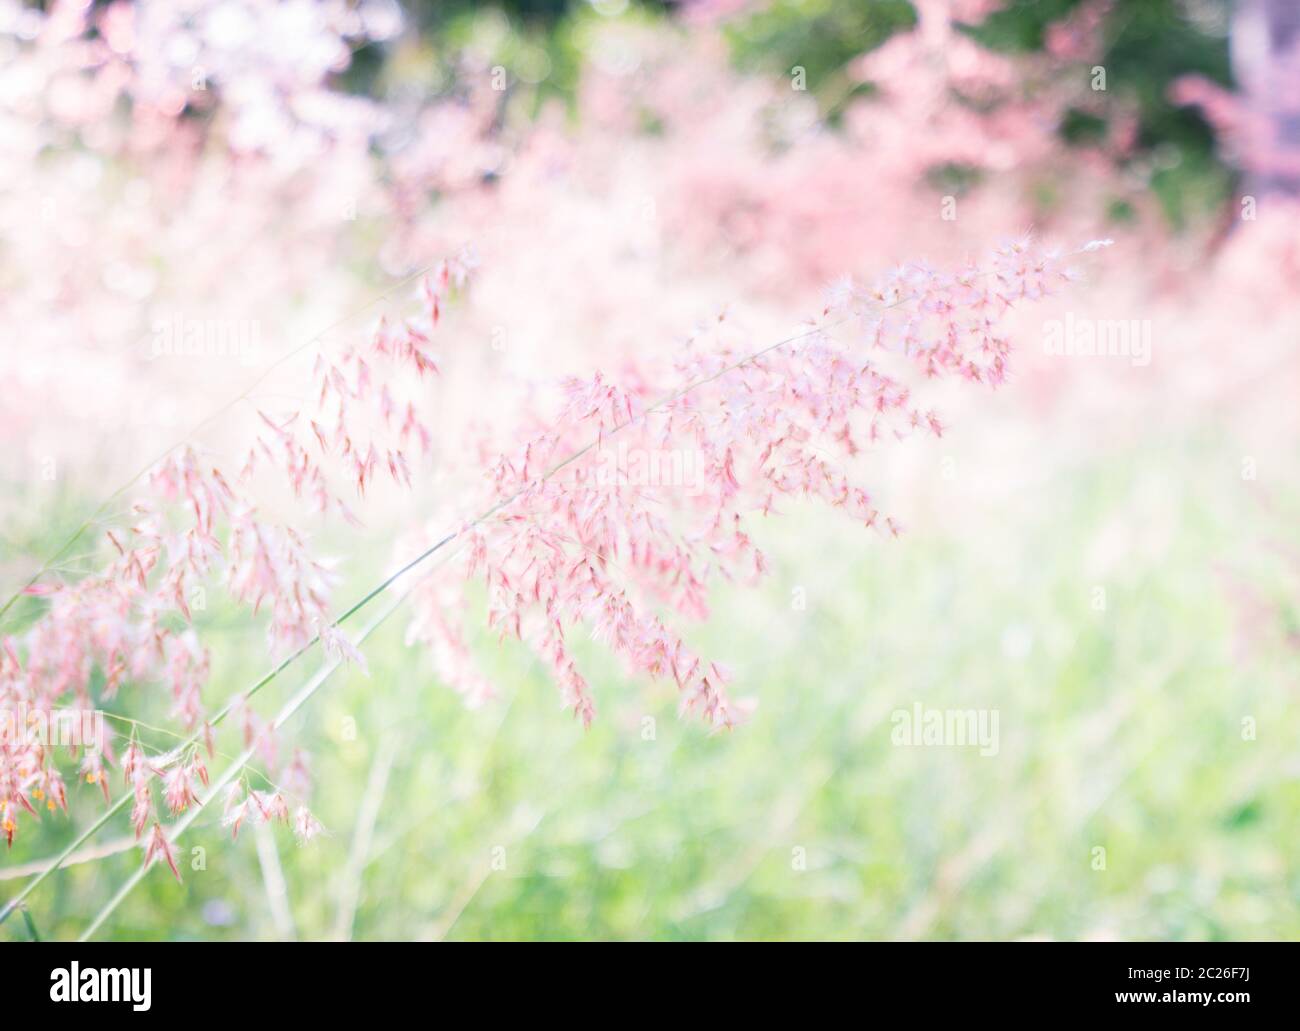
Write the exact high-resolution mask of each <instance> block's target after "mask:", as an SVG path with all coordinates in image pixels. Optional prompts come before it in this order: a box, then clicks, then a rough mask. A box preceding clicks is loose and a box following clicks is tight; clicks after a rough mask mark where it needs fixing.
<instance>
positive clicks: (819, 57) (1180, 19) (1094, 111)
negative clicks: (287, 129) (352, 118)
mask: <svg viewBox="0 0 1300 1031" xmlns="http://www.w3.org/2000/svg"><path fill="white" fill-rule="evenodd" d="M1081 2H1082V0H1006V2H1005V3H1004V4H1003V6H1002V8H1001V9H1000V10H998V11H995V12H994V13H993V14H991V15H989V16H988V17H987V18H985V19H984V20H983V21H982V22H980V23H978V24H972V25H967V26H963V31H965V32H967V33H968V34H969V35H970V36H971V37H972V38H973V39H975V40H976V41H978V42H979V43H980V44H981V45H984V46H986V47H989V48H990V49H992V50H996V51H1001V52H1008V53H1031V52H1034V51H1039V50H1042V49H1043V46H1044V38H1045V31H1046V28H1047V26H1048V25H1050V24H1051V23H1052V22H1054V21H1058V20H1060V19H1062V18H1064V17H1066V16H1068V15H1070V14H1071V13H1072V12H1074V11H1075V10H1076V9H1077V8H1078V7H1079V6H1080V3H1081ZM407 7H408V9H409V10H410V12H411V15H412V18H413V21H414V23H415V25H416V26H417V27H418V28H419V29H420V33H421V40H422V54H423V56H422V57H420V58H419V60H418V61H417V64H418V63H419V62H425V64H426V65H427V67H425V68H424V70H423V71H420V70H419V69H415V70H413V69H412V68H411V66H410V62H407V63H406V64H405V65H404V67H403V69H402V74H403V75H405V76H409V75H411V74H415V75H417V76H419V77H423V78H425V79H426V82H429V81H431V82H432V83H433V84H434V85H435V86H436V87H438V88H442V89H452V88H454V70H453V64H454V55H455V54H456V53H457V52H458V50H460V49H461V48H463V47H465V46H466V45H468V44H470V43H474V44H475V45H476V46H477V47H479V48H480V49H482V48H484V47H486V49H487V50H488V51H489V52H490V53H491V59H492V60H493V61H495V62H499V63H501V64H502V65H503V66H504V67H505V68H507V69H508V70H509V71H510V72H512V77H513V80H514V86H513V89H514V93H515V94H516V95H518V96H521V97H522V99H523V102H524V103H525V105H526V107H527V108H528V109H529V110H532V111H536V110H537V109H538V107H539V106H540V104H541V103H542V102H543V101H545V100H547V99H553V98H558V99H560V100H562V101H564V102H566V103H570V104H571V103H572V100H573V91H574V89H575V87H576V85H577V83H578V82H579V81H580V78H581V74H582V66H583V61H584V56H585V48H586V46H587V41H588V39H589V36H590V32H589V30H590V28H591V26H592V25H593V24H595V23H597V22H599V21H601V20H604V19H608V18H623V19H643V20H644V19H672V18H675V17H677V15H678V13H679V7H678V6H677V5H675V4H664V3H654V2H650V3H647V2H640V3H631V2H629V3H614V2H609V3H603V4H592V3H588V2H582V0H513V2H506V3H500V4H491V5H484V4H478V3H470V2H468V0H453V2H437V3H434V2H431V0H424V2H417V3H413V4H408V5H407ZM1230 13H1231V4H1230V2H1229V0H1201V2H1198V3H1196V4H1188V3H1183V2H1180V0H1115V3H1114V4H1113V5H1112V6H1111V8H1110V11H1109V14H1108V15H1107V17H1106V19H1105V22H1104V25H1103V28H1102V37H1103V39H1104V43H1105V45H1104V52H1103V54H1102V57H1101V59H1100V63H1101V64H1102V65H1103V66H1104V67H1105V68H1106V73H1107V79H1108V84H1107V90H1106V91H1105V92H1104V93H1101V92H1099V93H1098V94H1097V95H1096V96H1095V97H1094V98H1093V104H1092V106H1091V107H1090V108H1089V110H1086V111H1085V110H1071V111H1068V112H1067V113H1066V116H1065V118H1064V119H1063V120H1062V123H1061V125H1060V126H1059V130H1058V131H1059V134H1060V136H1061V139H1062V142H1063V143H1064V144H1065V145H1066V146H1069V147H1090V146H1096V145H1097V144H1098V143H1099V142H1100V141H1101V140H1103V139H1104V138H1105V136H1106V133H1107V130H1108V125H1109V123H1110V121H1111V119H1112V116H1113V114H1114V113H1115V112H1118V111H1127V110H1129V109H1130V108H1132V107H1136V109H1137V112H1138V118H1139V127H1138V139H1137V146H1136V149H1135V150H1134V152H1133V153H1131V154H1130V155H1128V156H1126V158H1125V159H1124V165H1125V170H1126V171H1127V172H1129V173H1130V174H1131V176H1132V177H1133V179H1134V180H1135V181H1137V182H1141V183H1143V184H1145V186H1146V188H1149V189H1150V190H1151V191H1152V192H1153V193H1154V194H1155V196H1156V197H1157V198H1158V199H1159V201H1160V204H1161V207H1162V209H1163V210H1164V212H1165V215H1166V216H1167V218H1168V220H1169V222H1170V224H1172V225H1173V226H1175V227H1179V226H1183V225H1185V224H1187V223H1188V222H1189V221H1190V220H1194V219H1195V218H1196V217H1198V216H1203V215H1205V214H1206V213H1207V212H1210V211H1212V210H1214V209H1216V208H1217V207H1218V206H1220V205H1221V204H1222V203H1223V202H1224V201H1225V199H1226V198H1227V197H1228V195H1229V193H1230V191H1231V189H1232V187H1233V184H1234V182H1235V173H1234V171H1233V170H1232V169H1230V168H1227V167H1225V166H1224V165H1223V163H1222V162H1221V161H1220V159H1219V157H1218V155H1217V152H1216V148H1215V139H1214V134H1213V132H1212V130H1211V129H1210V127H1209V126H1208V125H1207V124H1206V122H1205V121H1204V119H1203V118H1202V117H1201V116H1200V114H1199V113H1198V112H1197V111H1195V110H1193V109H1189V108H1185V107H1179V106H1176V105H1174V104H1172V103H1171V102H1170V100H1169V86H1170V84H1171V83H1172V82H1173V81H1174V80H1175V79H1177V78H1178V77H1179V76H1181V75H1186V74H1198V75H1204V76H1206V77H1208V78H1210V79H1212V80H1214V81H1215V82H1219V83H1221V84H1224V85H1230V84H1231V81H1232V77H1231V71H1230V67H1229V62H1228V46H1227V33H1228V25H1229V18H1230ZM916 19H917V16H916V12H915V10H914V8H913V6H912V4H911V3H909V2H908V0H856V2H851V3H846V2H843V0H770V2H766V3H759V4H755V5H754V6H753V7H752V8H751V9H749V10H747V11H744V12H742V13H740V14H738V15H735V16H733V17H731V18H729V19H728V20H727V21H726V22H725V24H724V29H723V31H724V33H725V36H726V38H727V40H728V42H729V45H730V47H731V51H732V54H733V57H734V60H735V62H736V65H737V67H738V68H740V69H742V70H744V71H746V72H749V73H752V74H769V75H788V74H789V72H790V69H791V68H792V67H794V66H795V65H798V66H801V67H803V68H804V69H805V70H806V74H807V81H808V84H809V88H810V89H811V90H812V91H813V92H814V94H815V95H816V96H817V97H818V98H819V101H820V103H821V106H822V110H823V115H824V116H825V117H826V118H827V119H828V120H829V121H830V123H831V124H835V123H836V122H837V120H838V118H839V116H840V114H841V112H842V111H843V109H844V107H845V105H846V104H848V103H849V102H851V101H852V100H853V99H854V98H855V97H856V96H858V95H860V94H861V93H863V92H864V91H870V88H871V87H870V85H869V84H866V85H864V84H861V83H856V82H854V81H853V80H852V79H851V78H850V77H849V75H848V74H847V66H848V65H849V63H850V62H851V61H852V60H853V58H854V57H856V56H857V55H859V54H861V53H863V52H865V51H868V50H870V49H872V48H874V47H876V46H879V45H880V44H881V43H882V42H884V41H885V40H886V39H888V38H889V37H890V36H891V35H892V34H893V33H895V32H899V31H906V30H908V29H910V28H912V27H913V26H914V25H915V24H916ZM386 55H387V51H386V50H383V49H381V48H377V47H372V48H368V49H367V50H366V51H363V52H362V53H360V54H359V55H358V57H357V60H356V62H355V65H354V67H353V69H352V70H351V71H350V72H349V73H348V81H349V83H350V84H351V85H352V87H353V88H354V89H358V90H362V91H371V90H376V89H380V88H383V85H384V83H385V78H386V77H385V58H386ZM389 71H390V72H391V69H389ZM430 77H431V79H430ZM387 78H388V79H393V78H394V77H393V76H392V75H388V76H387ZM398 78H400V76H398ZM390 84H391V83H390ZM958 171H959V172H960V174H961V175H962V176H963V182H962V184H961V186H962V188H963V189H965V188H969V187H970V186H971V185H973V183H972V182H971V181H970V178H971V176H972V175H977V171H976V170H965V171H960V170H958ZM952 172H953V170H949V173H952ZM937 174H944V173H942V171H941V170H940V172H938V173H937ZM1104 214H1106V215H1108V216H1109V217H1112V218H1116V219H1118V220H1121V221H1123V220H1127V219H1130V218H1132V217H1133V215H1134V211H1133V209H1132V207H1131V205H1127V204H1125V203H1124V202H1122V201H1116V202H1114V203H1113V204H1112V205H1111V208H1110V209H1109V210H1108V211H1106V212H1104Z"/></svg>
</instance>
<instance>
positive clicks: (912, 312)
mask: <svg viewBox="0 0 1300 1031" xmlns="http://www.w3.org/2000/svg"><path fill="white" fill-rule="evenodd" d="M1107 242H1108V241H1098V242H1096V243H1093V244H1089V245H1088V247H1087V248H1086V249H1088V250H1093V249H1097V248H1099V247H1101V246H1104V245H1105V243H1107ZM1072 277H1073V272H1072V271H1071V269H1070V268H1069V265H1068V257H1067V256H1063V255H1060V254H1056V253H1051V252H1043V251H1041V250H1040V249H1038V248H1036V247H1035V246H1033V244H1032V242H1031V241H1030V240H1028V239H1027V238H1025V239H1020V240H1015V241H1012V242H1010V243H1008V244H1006V245H1005V246H1003V247H1001V248H999V249H998V250H996V251H995V252H994V253H993V254H992V255H990V256H989V257H988V258H987V259H986V260H985V261H983V262H981V263H978V264H972V265H970V266H968V267H966V268H963V269H960V270H958V271H956V272H941V271H939V270H937V269H934V268H931V267H929V266H927V265H924V264H910V265H905V266H902V267H900V268H898V269H896V270H894V271H893V272H891V273H888V274H887V275H885V276H882V277H881V278H880V279H879V280H877V281H876V282H875V283H873V284H871V285H870V286H866V287H860V286H858V285H856V284H854V283H853V282H852V281H844V282H841V283H839V284H837V285H836V286H835V287H834V288H833V289H832V290H831V291H830V293H829V294H828V300H827V304H826V307H825V309H824V310H823V311H822V312H821V313H820V314H819V316H818V317H817V318H815V319H812V320H810V322H809V323H808V324H807V326H806V327H805V328H804V329H803V330H802V331H801V332H800V333H799V334H798V335H796V336H795V337H793V338H791V339H789V340H787V341H783V342H782V343H780V344H777V345H774V346H769V347H766V348H764V349H762V350H760V351H757V352H753V351H751V350H750V347H752V345H745V346H742V344H741V343H739V342H737V341H731V340H728V333H727V330H726V327H725V325H724V322H725V320H719V323H718V324H717V325H716V326H712V327H709V328H708V330H707V332H705V333H701V334H699V335H698V336H697V337H695V338H693V339H692V340H690V341H688V343H687V346H686V347H685V348H684V349H683V350H682V352H681V353H680V354H679V355H678V357H677V358H676V359H675V360H674V361H672V362H671V363H662V364H659V363H647V364H646V365H644V366H638V367H637V368H636V369H635V370H634V371H633V374H632V375H631V376H630V377H629V379H628V385H627V386H619V385H617V384H615V383H613V382H611V381H610V380H608V379H607V378H606V377H605V376H603V375H602V374H599V373H597V374H595V375H593V376H591V377H589V378H586V379H577V378H575V379H570V380H567V381H566V382H565V383H564V384H563V386H562V391H561V396H560V399H559V402H558V409H557V412H556V414H555V415H554V417H553V418H552V419H550V420H547V421H544V423H543V425H545V426H546V428H545V429H542V430H540V431H536V432H530V433H528V434H527V435H525V436H524V438H523V439H522V440H521V441H520V442H519V443H517V444H516V445H515V446H514V447H513V448H512V449H510V450H509V451H506V452H503V453H502V454H500V455H499V456H498V457H497V458H496V460H495V461H494V462H493V463H492V464H491V465H490V467H489V470H488V472H489V486H488V491H487V493H486V495H485V497H484V500H483V504H484V506H485V507H487V508H488V511H489V512H490V515H489V516H487V517H486V518H482V519H479V520H477V521H475V522H473V523H470V524H468V525H466V526H465V527H464V528H463V529H462V530H461V531H460V533H459V535H458V536H459V537H460V538H461V541H462V546H463V549H464V560H463V566H462V575H463V577H464V580H465V582H466V583H472V582H481V583H482V584H483V586H484V587H485V588H486V591H487V595H488V599H489V606H488V614H487V622H488V625H489V626H490V627H492V628H494V629H495V630H497V631H498V632H499V633H500V635H501V636H502V637H513V638H517V639H520V640H522V641H525V642H527V643H528V645H529V646H530V647H531V648H532V649H533V650H534V651H535V652H536V653H537V654H538V656H539V657H540V658H541V659H542V660H543V661H544V662H545V663H546V664H547V665H548V666H549V668H550V669H551V671H552V675H553V677H554V678H555V680H556V682H557V684H558V686H559V689H560V694H561V697H562V699H563V701H564V704H566V705H567V706H569V707H570V708H572V709H573V710H574V712H575V714H576V715H577V716H578V717H579V718H580V719H581V720H582V721H583V723H584V724H586V723H589V722H590V721H591V719H592V718H593V715H594V712H595V701H594V699H593V697H592V692H591V689H590V685H589V684H588V681H587V679H586V678H585V677H584V675H583V674H582V672H581V671H580V669H579V668H578V664H577V661H576V659H575V657H574V654H573V652H572V650H571V647H570V633H571V631H572V629H573V628H574V627H576V626H582V627H584V628H585V629H586V630H587V632H588V633H589V634H590V635H591V636H592V637H593V638H595V639H596V640H597V641H599V642H601V643H603V644H605V645H606V646H607V647H609V648H610V649H611V650H612V651H613V652H614V653H615V654H617V655H619V656H620V657H621V658H622V659H623V660H624V662H625V663H626V665H627V667H628V668H629V670H630V671H631V672H632V673H634V674H638V675H645V676H648V677H651V678H659V679H667V680H671V681H672V682H673V683H674V685H675V687H676V689H677V691H678V692H679V696H680V700H681V709H682V711H683V712H693V713H696V714H698V715H699V716H700V717H702V718H703V719H704V721H705V722H706V723H707V724H708V725H709V726H710V727H712V728H714V729H719V728H725V727H731V726H733V725H735V724H736V723H738V722H740V721H741V720H742V719H743V716H744V715H745V711H746V710H745V707H744V706H741V705H738V704H736V703H734V702H732V701H731V699H730V698H729V696H728V692H727V682H728V680H729V679H730V675H729V674H728V672H727V670H726V668H725V667H724V666H723V665H721V664H720V663H718V662H716V661H712V660H710V659H707V658H705V657H703V656H700V655H698V654H697V653H696V652H694V651H693V650H692V649H691V648H690V646H689V645H688V644H687V642H686V641H685V639H684V638H683V637H682V636H681V634H680V633H679V632H678V631H677V630H676V629H674V627H673V625H672V623H671V619H670V615H669V614H675V615H677V616H682V617H686V618H690V619H703V618H706V617H707V615H708V611H709V599H710V594H711V588H712V586H713V585H714V584H716V583H717V582H719V581H720V580H725V581H742V582H743V581H748V580H750V579H753V578H755V577H759V576H761V575H762V574H763V573H764V572H765V571H766V568H767V562H766V559H765V557H764V555H763V553H762V552H761V550H759V549H758V548H757V547H756V546H755V544H754V542H753V540H752V537H751V535H750V533H749V529H748V528H749V525H750V522H751V521H752V519H753V518H754V517H755V516H757V515H768V514H773V513H776V512H779V511H780V510H781V508H782V507H783V505H784V504H785V503H786V502H789V501H793V500H796V499H808V498H812V499H817V500H820V501H822V502H823V503H825V504H828V505H830V506H832V507H834V508H839V509H841V510H843V511H844V512H845V513H846V514H847V515H848V516H849V517H850V518H851V519H853V520H854V521H856V522H859V523H861V524H862V525H863V526H865V527H868V528H874V529H876V530H879V531H883V532H885V533H889V534H897V533H898V532H899V527H898V526H897V524H896V523H895V521H894V520H893V519H892V517H890V516H889V515H886V514H883V513H881V512H880V510H879V509H878V508H877V506H876V505H875V503H874V501H873V498H872V495H871V493H870V492H869V491H868V490H867V489H866V488H865V487H864V486H862V485H861V484H859V483H858V482H857V480H856V478H855V476H854V474H853V471H852V464H853V459H854V458H855V456H857V455H859V454H860V453H862V452H864V451H868V450H872V449H875V448H876V447H878V446H880V445H882V444H884V443H886V442H889V441H893V440H897V439H901V438H905V437H907V436H909V435H911V434H913V433H917V432H920V433H929V434H934V435H941V434H942V432H943V425H942V422H941V420H940V417H939V415H938V414H937V413H936V412H934V411H931V410H929V409H926V408H923V407H922V406H921V405H920V404H919V403H918V402H917V401H916V399H915V393H916V392H915V390H914V385H913V383H912V382H911V381H912V380H913V379H915V378H916V375H917V374H919V376H920V377H921V379H922V380H925V379H932V378H937V377H942V376H953V375H955V376H957V377H960V378H963V379H966V380H969V381H971V382H972V383H975V384H985V385H988V386H994V387H996V386H998V385H1000V384H1001V383H1002V382H1003V381H1004V380H1005V378H1006V375H1007V369H1008V364H1007V363H1008V359H1009V356H1010V352H1011V342H1010V340H1009V339H1008V338H1007V337H1006V336H1005V334H1004V333H1003V331H1002V330H1001V329H1000V323H1001V321H1002V317H1003V316H1004V314H1005V313H1006V311H1007V310H1008V309H1009V308H1011V307H1013V306H1014V305H1016V304H1017V303H1019V302H1022V301H1026V300H1036V299H1039V298H1041V297H1043V296H1045V295H1047V294H1048V293H1050V292H1052V291H1053V290H1054V289H1056V288H1057V287H1058V286H1060V285H1061V284H1063V283H1065V282H1068V281H1069V280H1070V279H1071V278H1072ZM841 329H844V330H847V331H848V332H847V335H848V336H849V342H848V343H847V344H846V343H844V342H842V341H841V339H840V336H843V335H846V334H840V335H838V336H837V334H836V332H835V331H836V330H841ZM909 371H910V374H911V375H910V376H909ZM628 455H637V456H640V457H641V458H642V459H643V461H642V462H641V463H640V468H639V470H634V469H632V468H631V464H630V463H629V462H627V461H625V458H626V456H628ZM664 457H667V458H668V459H670V461H671V460H672V459H677V460H678V463H677V465H676V466H675V467H673V466H671V465H670V474H669V475H668V476H667V477H663V476H656V475H651V474H649V473H648V472H647V470H648V469H649V468H650V466H651V465H652V464H653V461H654V460H655V459H656V458H664ZM674 468H675V470H676V472H675V474H674V473H673V469H674ZM686 470H689V473H688V472H687V471H686ZM451 601H452V599H451V598H450V597H449V595H448V589H447V586H446V585H445V584H440V583H438V582H437V581H436V578H435V579H434V580H430V581H426V582H422V583H421V584H419V585H417V587H416V588H415V590H414V598H413V604H414V607H415V609H416V615H415V617H414V619H413V621H412V624H411V628H410V631H409V634H408V637H409V638H410V639H412V640H416V641H421V642H423V643H425V644H428V645H429V646H430V647H431V648H432V649H433V650H434V652H435V654H436V656H437V664H438V669H439V671H440V672H441V673H442V675H443V676H444V677H446V678H447V679H449V680H450V682H451V683H452V684H453V685H454V686H456V687H457V688H458V689H459V690H461V691H462V692H464V693H465V694H466V695H467V696H469V697H470V698H471V699H472V700H475V701H477V700H480V699H481V698H482V697H483V696H484V695H485V694H487V693H488V691H489V690H490V689H488V688H486V687H485V686H484V684H483V681H482V679H481V677H480V675H479V674H478V673H477V672H476V671H475V670H474V669H473V668H472V666H470V667H468V668H465V669H459V668H457V666H458V663H459V662H460V661H461V660H465V661H466V662H468V661H469V659H470V652H469V649H468V648H466V647H465V645H464V640H463V630H462V629H461V628H458V627H456V626H454V625H453V624H452V620H451V616H450V613H452V612H461V611H465V609H466V608H467V607H468V605H469V600H468V598H465V599H462V602H461V603H460V604H459V605H457V604H452V603H451Z"/></svg>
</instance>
